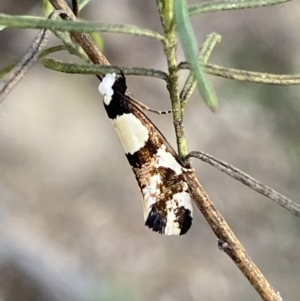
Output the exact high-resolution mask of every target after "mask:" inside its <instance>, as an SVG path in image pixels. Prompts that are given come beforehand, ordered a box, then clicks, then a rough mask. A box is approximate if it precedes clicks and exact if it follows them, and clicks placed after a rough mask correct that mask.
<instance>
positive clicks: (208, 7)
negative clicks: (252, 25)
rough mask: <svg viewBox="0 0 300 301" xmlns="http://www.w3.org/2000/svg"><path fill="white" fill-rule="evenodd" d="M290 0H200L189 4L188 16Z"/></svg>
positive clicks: (270, 4) (269, 4)
mask: <svg viewBox="0 0 300 301" xmlns="http://www.w3.org/2000/svg"><path fill="white" fill-rule="evenodd" d="M289 1H292V0H243V1H241V0H231V1H224V0H221V1H213V2H211V1H210V2H202V3H197V4H193V5H190V6H189V7H188V11H189V14H190V16H196V15H199V14H202V13H208V12H215V11H221V10H237V9H245V8H255V7H263V6H272V5H277V4H281V3H285V2H289Z"/></svg>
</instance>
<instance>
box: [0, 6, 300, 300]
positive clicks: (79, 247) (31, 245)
mask: <svg viewBox="0 0 300 301" xmlns="http://www.w3.org/2000/svg"><path fill="white" fill-rule="evenodd" d="M190 3H191V2H190ZM0 11H1V12H5V13H15V14H24V15H25V14H26V15H41V10H40V4H39V3H38V4H37V3H36V1H20V0H14V1H8V0H5V1H3V0H2V1H1V4H0ZM299 13H300V7H299V3H297V1H292V2H289V3H286V4H283V5H278V6H274V7H269V8H261V9H253V10H244V11H236V12H224V13H210V14H207V15H203V16H198V17H193V19H192V20H193V25H194V27H195V30H196V33H197V36H198V40H199V43H201V42H202V41H203V40H204V38H205V36H206V35H207V34H208V33H210V32H212V31H215V32H217V33H219V34H221V35H222V42H221V43H220V44H219V45H218V46H217V47H216V49H215V51H214V53H213V55H212V57H211V59H210V62H212V63H217V64H220V65H224V66H227V67H235V68H241V69H247V70H255V71H264V72H272V73H279V74H283V73H299V72H300V60H299V49H300V38H299V34H298V32H299V30H298V29H299V26H300V18H299ZM81 17H82V18H83V19H88V20H97V21H100V22H109V23H129V24H136V25H139V26H143V27H148V28H151V29H153V30H158V31H160V30H161V29H160V24H159V18H158V15H157V13H156V10H155V3H154V1H149V0H148V1H139V0H132V1H130V0H111V1H91V3H90V4H89V5H88V6H87V7H86V8H85V9H84V11H83V12H82V15H81ZM36 33H37V32H36V31H34V30H30V31H28V30H26V31H25V30H17V29H15V30H12V29H9V30H4V31H2V32H0V53H1V60H0V67H1V68H2V67H4V66H6V65H7V64H8V63H9V62H11V61H13V60H15V59H17V58H20V57H21V56H22V54H23V53H24V51H25V50H26V48H27V47H28V46H29V44H30V42H31V40H32V39H33V38H34V36H35V35H36ZM103 38H104V41H105V50H104V53H105V54H106V55H107V57H108V59H109V60H110V61H111V63H113V64H114V65H117V64H120V65H126V66H144V67H151V68H156V69H163V70H165V68H166V63H165V60H164V56H163V52H162V47H161V45H159V43H158V42H156V41H153V40H150V39H145V38H138V37H128V36H123V35H107V34H106V35H103ZM57 43H58V42H57V40H55V38H53V39H52V41H51V45H56V44H57ZM179 54H180V58H181V59H182V58H183V56H182V53H181V52H180V51H179ZM56 57H59V58H62V59H65V60H69V61H72V60H73V61H74V60H75V58H74V57H70V56H69V55H67V54H61V55H59V56H56ZM185 76H186V73H183V74H182V83H183V82H184V79H185ZM211 79H212V81H213V83H214V86H215V89H216V91H217V94H218V97H219V100H220V108H219V110H218V112H217V114H212V113H211V112H210V111H209V110H208V109H207V107H206V106H205V105H204V104H203V103H202V101H201V99H200V97H199V95H198V94H197V93H195V95H194V96H193V97H192V99H191V100H190V102H189V104H188V106H187V110H186V123H185V129H186V134H187V138H188V146H189V149H190V150H203V151H205V152H207V153H210V154H212V155H214V156H216V157H217V158H219V159H222V160H224V161H227V162H229V163H231V164H233V165H235V166H237V167H238V168H240V169H242V170H244V171H245V172H247V173H249V174H250V175H252V176H254V177H256V178H257V179H259V180H261V181H262V182H264V183H265V184H267V185H269V186H271V187H273V188H274V189H276V190H278V191H279V192H281V193H283V194H285V195H287V196H288V197H290V198H292V199H293V200H295V201H297V202H299V199H300V198H299V196H300V188H299V183H300V181H299V176H300V172H299V170H300V168H299V167H300V160H299V158H300V135H299V125H300V117H299V116H300V101H299V100H300V99H299V94H300V93H299V92H300V87H297V86H295V87H271V86H263V85H257V84H246V83H242V82H236V83H235V82H233V81H230V80H225V79H221V78H211ZM128 81H129V87H130V89H131V91H132V93H133V94H134V95H135V97H136V98H138V99H139V100H140V101H142V102H145V103H146V104H147V105H149V106H151V107H153V108H157V109H159V110H164V109H168V108H169V107H170V104H169V102H168V97H167V93H166V90H165V87H164V84H163V83H162V82H160V81H158V80H155V79H149V78H137V77H131V78H129V79H128ZM97 87H98V80H97V78H95V77H92V76H79V75H73V76H71V75H66V74H59V73H54V72H53V71H50V70H46V69H44V68H43V67H41V66H39V64H38V63H36V64H35V66H34V68H33V69H32V70H31V71H30V72H29V73H28V75H27V76H26V77H25V79H24V80H23V81H22V82H21V83H20V84H19V85H18V86H17V88H16V89H15V90H14V91H13V92H12V93H11V94H10V95H9V97H7V99H6V100H5V102H4V103H3V105H2V107H1V112H0V170H1V173H0V300H1V301H7V300H9V301H19V300H72V301H76V300H157V301H170V300H185V301H189V300H191V301H192V300H210V301H214V300H219V299H220V297H221V298H222V300H224V301H225V300H228V301H229V300H243V301H250V300H251V301H253V300H260V298H259V296H258V295H257V294H256V292H255V291H254V290H253V289H252V288H251V287H250V285H249V283H248V282H247V281H246V279H245V278H244V277H243V276H242V275H241V273H240V272H239V270H238V269H237V268H236V267H235V266H234V265H233V263H232V262H231V261H230V260H229V259H228V258H227V257H226V256H225V255H224V254H223V253H221V252H220V251H219V250H218V249H217V245H216V243H217V241H216V238H215V236H214V235H213V233H212V231H211V230H210V228H209V227H208V226H207V224H206V222H205V220H204V218H203V217H202V216H201V214H200V213H199V212H198V211H197V210H195V213H194V224H193V227H192V228H191V230H190V231H189V232H188V234H187V235H185V236H183V237H165V236H160V235H158V234H155V233H153V232H151V231H149V230H148V229H147V228H146V227H144V226H143V215H142V205H141V196H140V193H139V190H138V186H137V184H136V182H135V179H134V176H133V174H132V172H131V170H130V167H129V165H128V163H127V162H126V160H125V157H124V154H123V151H122V148H121V146H120V144H119V141H118V139H117V137H116V135H115V133H114V132H113V130H112V128H111V125H110V123H109V120H108V119H107V117H106V116H105V112H104V109H103V106H102V99H101V97H100V95H99V93H98V92H97ZM150 117H151V119H152V120H153V121H154V122H155V123H156V124H157V125H158V127H159V128H160V129H161V130H162V132H163V133H164V134H165V135H166V136H167V137H168V139H169V140H170V141H171V142H172V144H173V145H174V134H173V130H172V120H171V117H169V116H167V117H161V116H152V115H151V116H150ZM194 167H195V169H196V171H197V174H198V175H199V179H200V180H201V183H202V185H203V186H204V188H205V189H206V190H207V192H208V193H209V195H210V197H211V198H212V200H213V201H214V202H215V204H216V206H217V207H218V208H219V210H220V211H221V212H222V214H223V215H224V216H225V218H226V220H227V221H228V222H229V224H230V226H231V227H232V229H233V231H234V232H235V233H236V235H237V236H238V238H239V239H240V240H241V242H242V243H243V244H244V246H245V247H246V249H247V251H248V252H249V254H250V256H251V257H252V258H253V260H254V261H255V262H256V263H257V265H258V266H259V268H260V269H261V270H262V271H263V273H264V274H265V275H266V277H267V279H268V280H269V281H270V282H271V284H272V285H273V286H274V287H275V288H276V289H277V290H279V291H280V293H281V296H282V297H283V299H284V300H289V301H298V300H299V296H300V287H299V282H300V276H299V269H300V260H299V259H300V254H299V244H300V239H299V234H300V227H299V226H300V220H299V219H298V218H296V217H294V216H293V215H291V214H290V213H288V212H286V211H285V210H284V209H282V208H280V207H278V206H277V205H275V204H274V203H273V202H271V201H270V200H268V199H266V198H264V197H262V196H260V195H258V194H256V193H254V192H252V191H250V190H249V189H248V188H246V187H244V186H243V185H242V184H239V183H237V182H236V181H234V180H232V179H230V178H228V177H227V176H226V175H224V174H221V173H220V172H219V171H217V170H215V169H213V168H212V167H210V166H208V165H206V164H204V163H201V162H197V161H194Z"/></svg>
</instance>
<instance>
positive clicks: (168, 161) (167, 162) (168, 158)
mask: <svg viewBox="0 0 300 301" xmlns="http://www.w3.org/2000/svg"><path fill="white" fill-rule="evenodd" d="M155 167H156V168H158V167H165V168H170V169H172V170H173V171H174V172H175V173H176V174H177V175H180V174H181V173H182V167H181V165H180V164H179V163H178V162H177V161H176V159H175V158H174V156H173V155H172V154H171V153H169V152H167V148H166V146H165V145H161V147H160V148H159V149H158V150H157V153H156V164H155Z"/></svg>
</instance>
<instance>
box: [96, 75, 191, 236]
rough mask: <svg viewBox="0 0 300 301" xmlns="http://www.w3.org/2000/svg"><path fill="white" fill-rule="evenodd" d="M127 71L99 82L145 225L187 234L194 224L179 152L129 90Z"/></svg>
mask: <svg viewBox="0 0 300 301" xmlns="http://www.w3.org/2000/svg"><path fill="white" fill-rule="evenodd" d="M126 91H127V86H126V79H125V76H124V75H121V76H116V74H115V73H110V74H106V76H105V77H104V78H103V80H102V82H101V83H100V85H99V92H100V93H101V94H102V95H103V96H104V97H103V103H104V107H105V110H106V112H107V115H108V117H109V119H110V120H111V122H112V124H113V127H114V129H115V131H116V133H117V135H118V137H119V139H120V141H121V143H122V145H123V148H124V150H125V155H126V157H127V160H128V162H129V164H130V165H131V168H132V170H133V173H134V175H135V177H136V180H137V182H138V185H139V187H140V190H141V193H142V197H143V211H144V221H145V225H146V226H148V227H149V228H150V229H152V230H153V231H155V232H158V233H161V234H165V235H182V234H185V233H186V232H187V231H188V230H189V228H190V227H191V224H192V219H193V217H192V212H193V209H192V203H191V195H190V191H189V186H188V184H187V182H186V180H185V178H184V173H185V172H188V169H186V168H184V167H183V165H182V163H181V161H180V159H179V156H178V155H177V153H176V152H175V151H174V150H173V148H172V147H171V146H170V145H169V143H168V141H167V140H166V138H165V137H164V136H163V135H162V133H161V132H160V131H159V130H158V129H157V128H156V126H155V125H154V124H153V123H152V122H151V121H150V119H149V118H148V117H147V116H146V115H145V113H144V111H145V108H146V107H145V106H143V105H142V104H141V103H139V102H138V101H137V100H135V99H133V98H132V97H131V96H129V95H127V94H126Z"/></svg>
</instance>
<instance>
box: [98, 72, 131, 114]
mask: <svg viewBox="0 0 300 301" xmlns="http://www.w3.org/2000/svg"><path fill="white" fill-rule="evenodd" d="M112 89H113V91H114V94H113V96H112V100H111V101H110V103H109V105H106V104H105V103H104V107H105V110H106V112H107V115H108V118H110V119H115V118H116V117H117V116H121V115H122V114H126V113H131V110H130V108H129V102H128V101H127V100H126V99H125V98H124V96H125V92H126V90H127V85H126V79H125V77H124V75H122V77H118V78H117V79H116V81H115V82H114V84H113V86H112Z"/></svg>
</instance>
